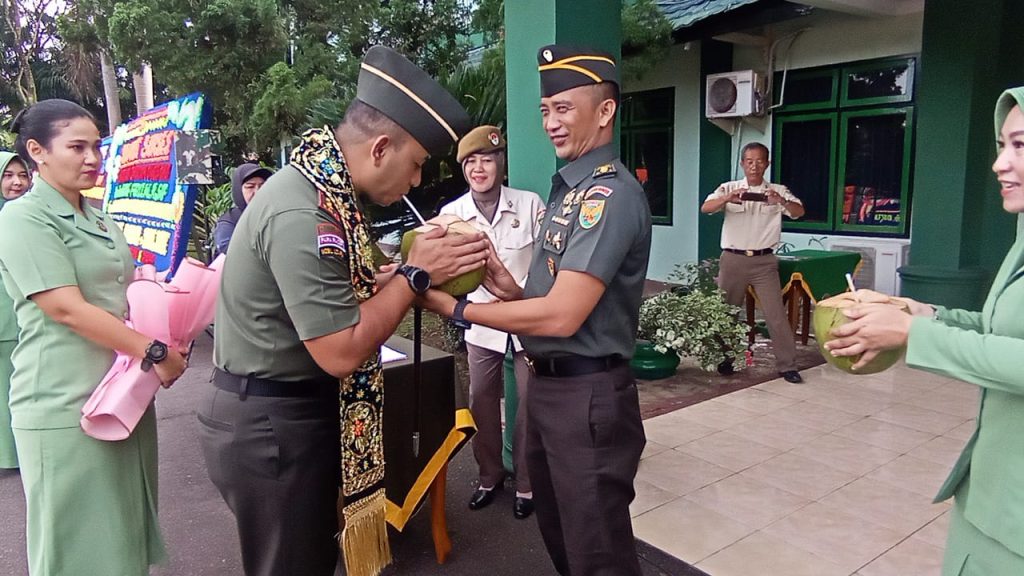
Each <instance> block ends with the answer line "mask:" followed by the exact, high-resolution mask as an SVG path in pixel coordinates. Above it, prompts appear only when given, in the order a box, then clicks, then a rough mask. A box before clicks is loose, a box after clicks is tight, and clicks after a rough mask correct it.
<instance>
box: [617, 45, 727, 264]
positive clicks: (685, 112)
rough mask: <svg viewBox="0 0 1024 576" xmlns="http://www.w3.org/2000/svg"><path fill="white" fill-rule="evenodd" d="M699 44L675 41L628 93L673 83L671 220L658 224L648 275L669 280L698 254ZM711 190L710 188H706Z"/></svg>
mask: <svg viewBox="0 0 1024 576" xmlns="http://www.w3.org/2000/svg"><path fill="white" fill-rule="evenodd" d="M699 76H700V46H699V44H697V43H693V44H691V45H690V47H689V49H687V48H686V47H685V46H683V45H675V46H673V47H672V49H671V54H670V56H669V58H667V59H665V61H664V62H662V63H661V64H659V65H658V66H657V67H656V68H655V69H653V70H651V71H650V72H649V73H648V74H646V75H645V76H644V77H643V78H642V79H641V80H639V81H636V82H630V83H627V84H626V86H625V90H624V92H637V91H641V90H654V89H656V88H667V87H670V86H671V87H674V88H675V130H674V132H673V138H674V142H673V146H674V159H673V165H672V174H673V180H672V188H673V190H672V194H673V196H672V225H671V226H668V225H655V226H654V231H653V239H652V244H651V263H650V267H649V268H648V272H647V277H648V278H651V279H654V280H666V279H667V278H668V276H669V275H670V274H671V273H672V269H673V267H674V266H675V264H682V263H686V262H692V261H693V260H695V259H696V254H697V218H698V216H699V214H700V211H699V208H700V200H701V199H703V197H704V195H705V194H706V193H705V194H701V193H700V191H698V190H697V187H698V186H697V182H698V180H697V179H698V169H699V166H698V151H699V147H700V141H699V138H698V137H697V136H696V135H697V133H698V127H699V122H703V121H704V114H703V111H702V110H700V89H701V88H700V78H699ZM707 192H710V190H708V191H707Z"/></svg>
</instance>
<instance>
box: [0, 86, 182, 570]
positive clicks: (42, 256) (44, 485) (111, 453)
mask: <svg viewBox="0 0 1024 576" xmlns="http://www.w3.org/2000/svg"><path fill="white" fill-rule="evenodd" d="M13 128H14V130H15V131H16V132H17V133H18V139H17V142H16V146H17V147H18V151H19V156H20V157H22V158H25V159H26V160H28V159H30V161H31V162H32V163H33V164H34V166H35V167H36V168H37V169H38V173H39V175H38V176H37V177H36V179H35V183H34V185H33V187H32V190H31V191H30V192H29V193H28V194H26V195H25V196H24V197H22V198H20V199H18V200H17V201H16V202H12V203H10V204H7V205H6V206H5V207H4V209H3V211H2V212H0V275H2V276H3V282H4V284H5V286H6V288H7V292H8V293H9V294H10V296H11V298H12V299H13V300H14V307H15V312H16V314H17V317H18V326H19V327H20V333H19V336H18V344H17V347H16V348H15V349H14V356H13V363H14V376H13V377H12V378H11V391H10V395H11V398H10V406H11V417H12V426H13V428H14V438H15V441H16V443H17V448H18V459H19V463H20V465H21V480H22V484H23V486H24V489H25V502H26V507H27V511H26V540H27V545H28V546H27V547H28V566H29V573H30V574H33V575H46V576H72V575H74V576H107V575H111V574H119V575H142V574H148V573H149V565H150V564H154V563H157V562H159V561H161V560H162V559H163V558H164V557H165V553H164V546H163V540H162V538H161V536H160V526H159V524H158V522H157V500H158V495H157V437H156V435H157V430H156V414H155V411H154V409H153V406H152V405H150V407H149V409H148V410H147V411H146V413H145V414H144V415H143V416H142V419H141V420H140V421H139V423H138V425H137V426H136V427H135V430H134V431H133V432H132V433H131V435H130V436H129V437H128V438H127V439H125V440H123V441H120V442H106V441H102V440H97V439H95V438H90V437H89V436H86V435H85V433H84V432H83V431H82V429H81V427H80V426H79V420H80V419H81V417H82V406H83V405H84V404H85V402H86V400H88V398H89V396H90V395H91V394H92V392H93V391H94V390H95V389H96V386H97V385H98V384H99V383H100V380H102V378H103V376H104V375H105V374H106V373H107V371H108V370H109V369H110V366H111V364H112V363H113V361H114V350H120V351H123V352H124V353H126V354H131V355H132V356H135V357H136V358H146V359H148V360H150V361H151V362H154V364H153V365H151V366H150V368H151V369H153V370H154V371H155V372H156V374H157V375H158V376H159V377H160V379H161V381H162V382H164V383H165V385H169V384H170V383H171V382H173V381H174V379H176V378H177V377H178V376H179V375H180V374H181V373H182V371H183V370H184V368H185V358H184V357H183V356H182V355H181V353H180V351H178V350H174V349H168V348H167V346H166V345H165V344H162V343H158V342H156V341H153V340H152V339H151V338H148V337H146V336H144V335H143V334H140V333H138V332H135V331H134V330H132V329H131V328H129V327H128V326H127V325H125V323H124V320H125V319H126V318H128V298H127V285H128V282H130V281H131V279H132V277H133V276H134V273H135V262H134V260H133V259H132V255H131V252H130V250H129V248H128V244H127V242H126V241H125V238H124V235H123V234H122V233H121V229H120V228H119V227H118V226H117V225H116V224H115V223H114V221H113V220H111V219H110V217H109V216H108V215H106V214H105V213H103V212H101V211H99V210H96V209H95V208H93V207H92V206H90V205H89V204H88V203H87V202H85V200H84V198H82V196H81V190H84V189H88V188H92V187H93V186H94V185H95V183H96V175H97V171H98V169H99V166H100V162H101V156H100V154H99V143H100V135H99V130H98V129H97V127H96V123H95V120H94V119H93V118H92V115H91V114H90V113H89V112H88V111H86V110H85V109H83V108H82V107H80V106H78V105H77V104H74V103H72V102H68V101H65V100H44V101H42V102H39V103H37V104H33V105H32V106H31V107H29V108H28V109H26V110H25V111H23V112H22V113H21V114H19V116H18V118H16V119H15V122H14V126H13ZM159 347H162V354H160V355H159V356H160V357H159V358H158V357H157V356H156V355H155V354H154V352H155V350H156V349H157V348H159Z"/></svg>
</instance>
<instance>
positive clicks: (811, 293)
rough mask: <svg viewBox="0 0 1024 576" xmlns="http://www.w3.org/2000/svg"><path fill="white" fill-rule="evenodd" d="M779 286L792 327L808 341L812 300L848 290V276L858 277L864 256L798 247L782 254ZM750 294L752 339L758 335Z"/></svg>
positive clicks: (815, 301) (748, 313) (779, 257)
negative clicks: (755, 332)
mask: <svg viewBox="0 0 1024 576" xmlns="http://www.w3.org/2000/svg"><path fill="white" fill-rule="evenodd" d="M777 256H778V259H779V285H780V286H781V288H782V294H783V301H784V302H785V304H786V306H787V313H788V315H789V323H790V326H792V327H793V332H794V333H795V334H798V335H799V336H800V342H801V343H802V344H807V337H808V333H809V331H810V321H811V303H812V302H814V303H817V302H818V300H822V299H824V298H828V297H829V296H835V295H836V294H839V293H841V292H845V291H846V290H847V286H846V275H847V274H851V275H853V276H856V274H857V272H858V271H859V270H860V266H861V257H860V254H859V253H857V252H842V251H838V250H837V251H833V250H795V251H792V252H786V253H784V254H778V255H777ZM755 298H756V295H754V294H753V293H752V291H748V293H747V322H748V323H749V324H750V325H751V327H752V329H751V332H750V337H749V338H750V342H751V343H753V338H754V330H753V326H754V299H755ZM798 328H799V329H798Z"/></svg>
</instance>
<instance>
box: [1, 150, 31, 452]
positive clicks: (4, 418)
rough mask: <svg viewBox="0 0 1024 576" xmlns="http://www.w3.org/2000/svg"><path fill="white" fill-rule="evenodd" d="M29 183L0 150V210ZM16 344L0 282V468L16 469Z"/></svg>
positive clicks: (12, 157) (20, 165) (21, 167)
mask: <svg viewBox="0 0 1024 576" xmlns="http://www.w3.org/2000/svg"><path fill="white" fill-rule="evenodd" d="M31 185H32V177H31V176H30V175H29V172H28V169H27V168H26V167H25V163H24V162H23V161H22V160H21V159H20V158H18V155H17V154H15V153H13V152H0V210H2V209H3V207H4V204H5V203H7V202H8V201H10V200H14V199H16V198H18V197H20V196H21V195H22V194H24V193H25V192H27V191H28V188H29V186H31ZM17 343H18V320H17V318H15V316H14V301H13V300H11V297H10V296H9V295H8V294H7V290H5V289H4V284H3V282H0V468H8V469H9V468H17V467H18V452H17V450H15V448H14V432H12V431H11V408H10V405H9V398H10V390H11V374H13V373H14V364H12V363H11V354H13V353H14V345H15V344H17Z"/></svg>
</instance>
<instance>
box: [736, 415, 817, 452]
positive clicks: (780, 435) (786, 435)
mask: <svg viewBox="0 0 1024 576" xmlns="http://www.w3.org/2000/svg"><path fill="white" fill-rule="evenodd" d="M728 432H731V433H733V434H735V435H737V436H742V437H744V438H747V439H749V440H753V441H755V442H758V443H761V444H764V445H765V446H771V447H772V448H777V449H779V450H789V449H791V448H793V447H795V446H799V445H800V444H803V443H805V442H810V441H811V440H814V439H815V438H817V437H818V436H821V435H822V434H824V432H822V431H821V430H816V429H814V428H810V427H807V426H803V425H801V424H796V423H794V422H790V421H788V420H783V419H782V418H779V417H778V416H775V415H773V414H766V415H764V416H761V417H759V418H755V419H753V420H748V421H747V422H741V423H739V424H737V425H735V426H733V427H732V428H729V429H728Z"/></svg>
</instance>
